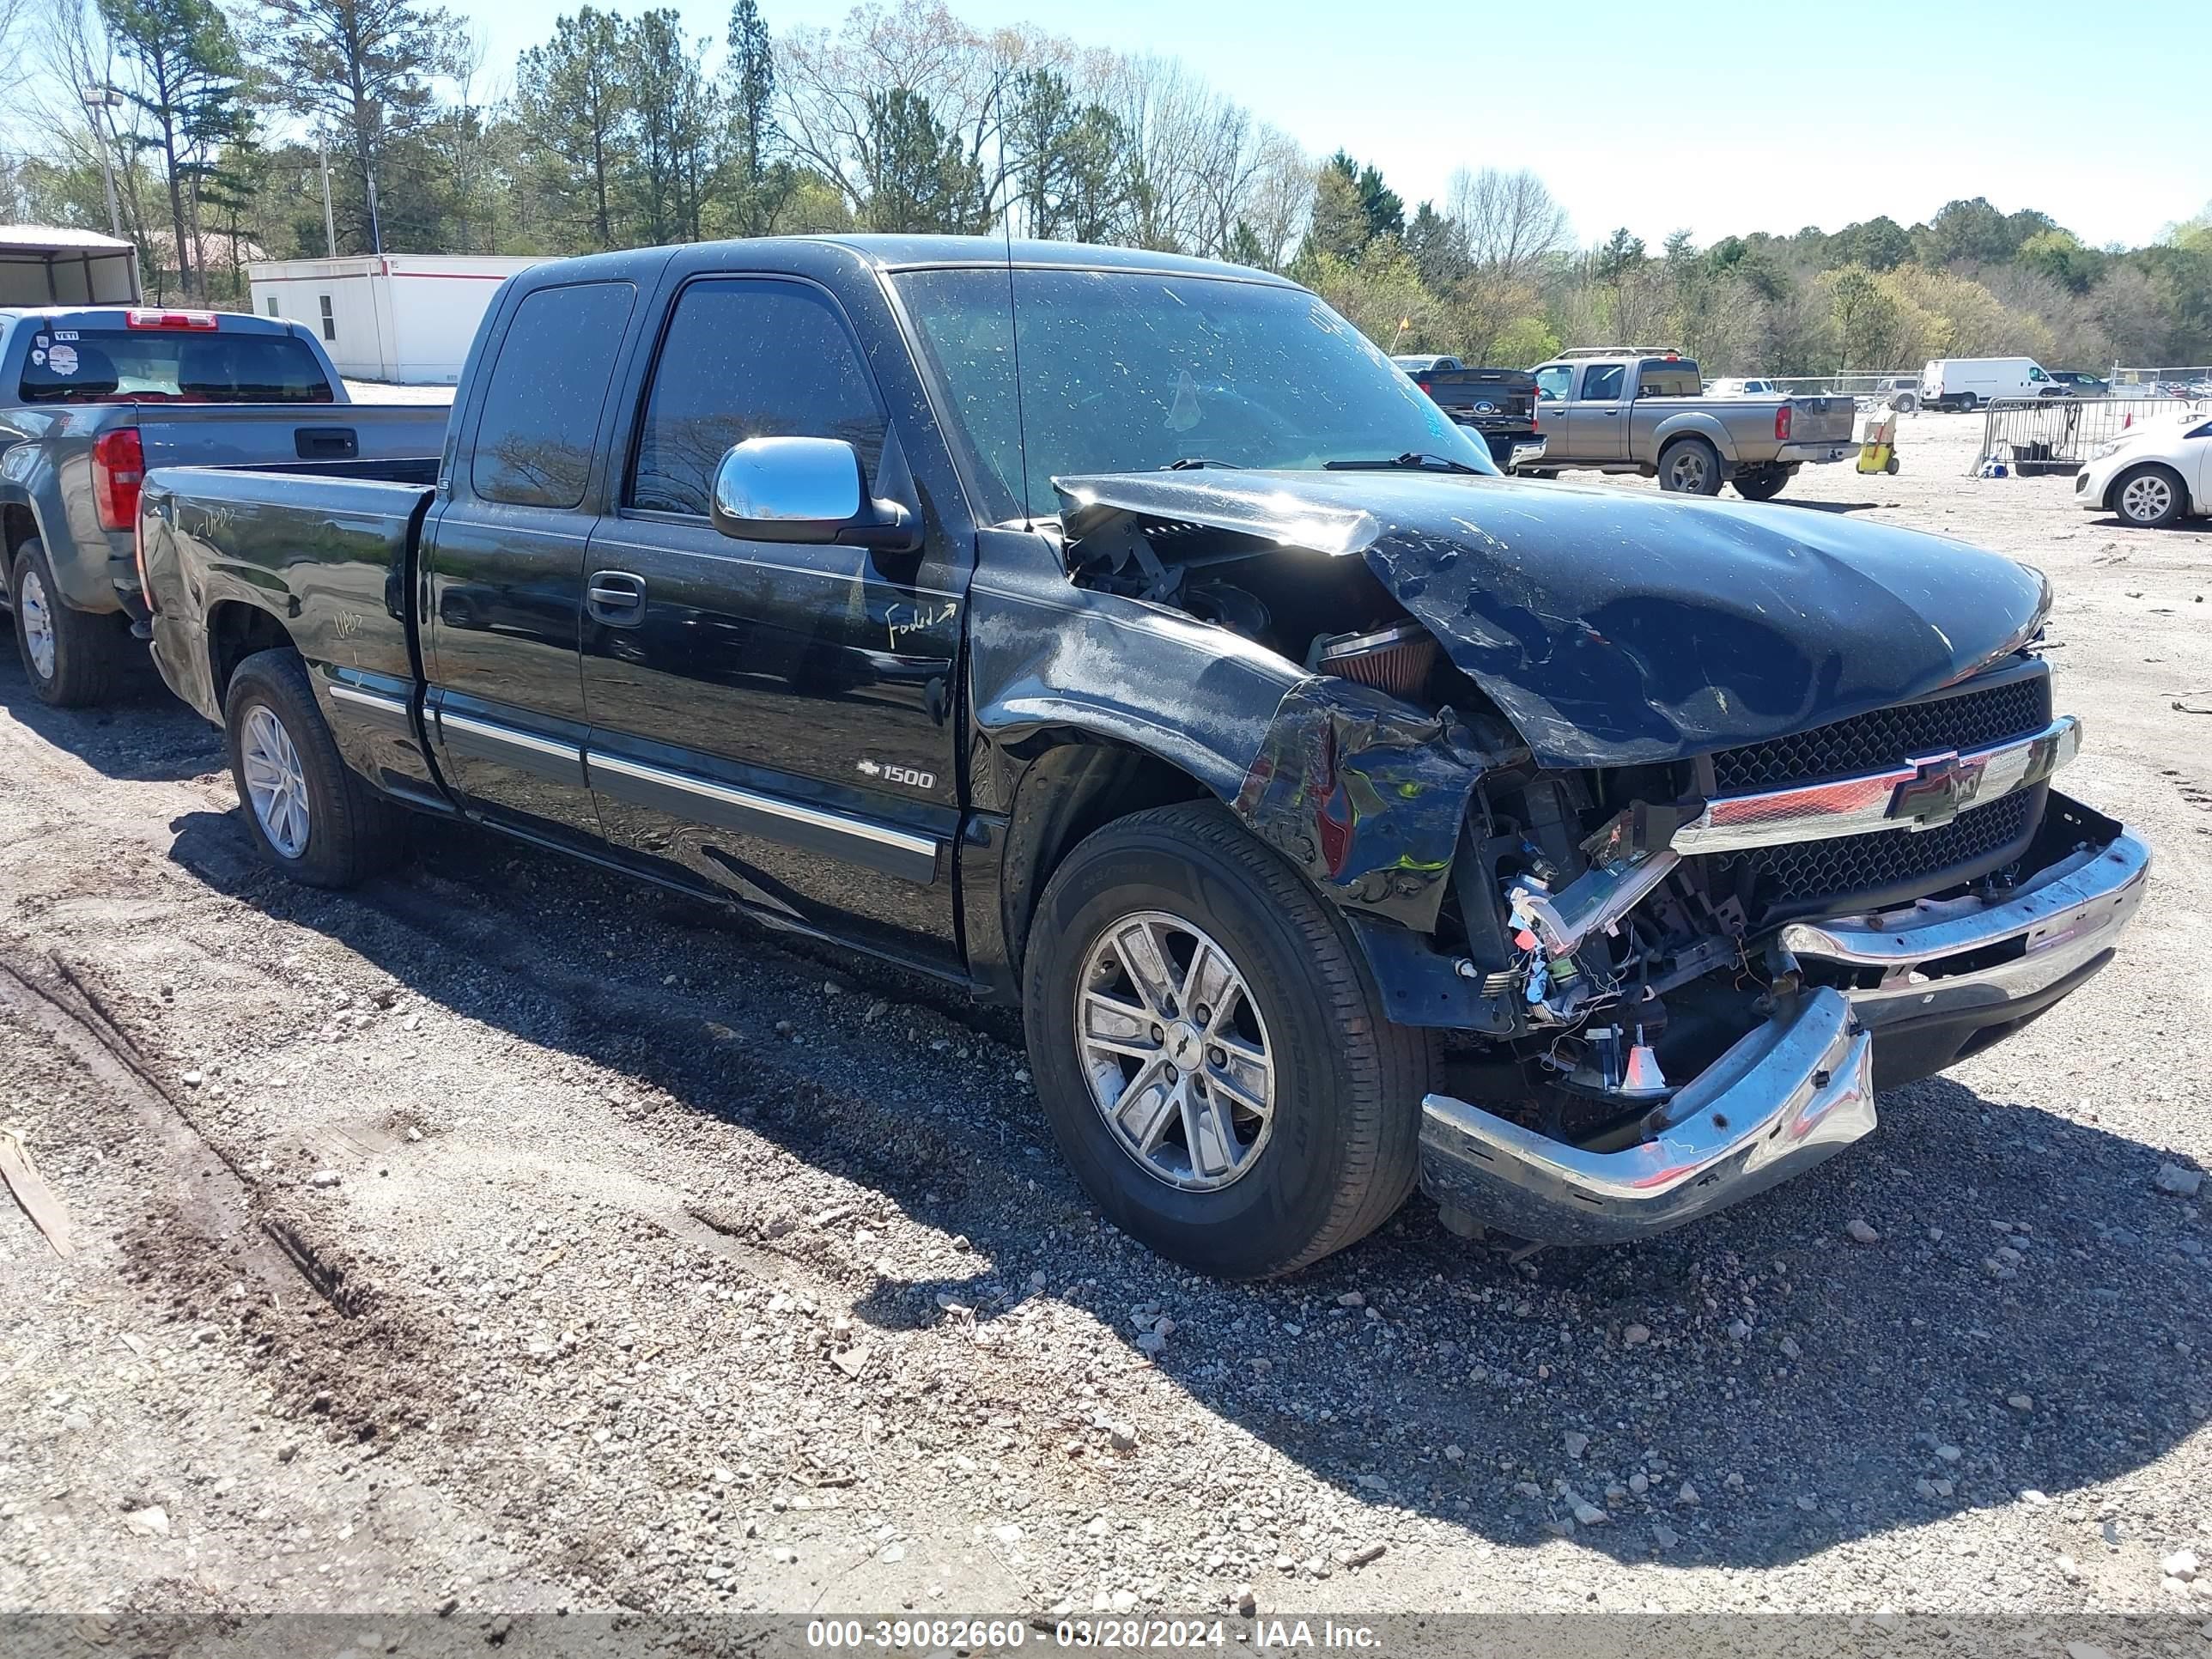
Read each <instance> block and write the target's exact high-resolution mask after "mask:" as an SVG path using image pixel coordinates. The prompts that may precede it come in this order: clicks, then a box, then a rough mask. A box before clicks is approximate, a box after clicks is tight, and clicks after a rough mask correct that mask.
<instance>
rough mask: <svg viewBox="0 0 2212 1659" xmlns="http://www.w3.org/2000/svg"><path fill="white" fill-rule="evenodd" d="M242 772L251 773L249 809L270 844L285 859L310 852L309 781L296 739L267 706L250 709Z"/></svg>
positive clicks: (243, 739)
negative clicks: (308, 837)
mask: <svg viewBox="0 0 2212 1659" xmlns="http://www.w3.org/2000/svg"><path fill="white" fill-rule="evenodd" d="M239 760H240V769H241V770H242V771H243V772H244V773H245V774H246V800H247V804H248V805H251V806H252V809H253V817H254V821H255V822H256V823H258V824H259V825H260V826H261V833H262V834H263V835H264V836H268V837H269V844H270V846H271V847H273V848H276V851H277V852H278V853H279V854H282V855H283V857H285V858H288V859H296V858H299V857H301V856H302V855H303V854H306V852H307V834H308V829H309V824H308V820H307V774H306V771H305V769H303V768H302V767H301V764H300V751H299V750H297V749H296V748H295V747H294V746H293V744H292V734H291V733H290V732H287V731H286V730H285V729H284V722H283V721H282V720H278V719H277V718H276V712H275V711H274V710H273V709H271V708H269V707H268V706H267V705H265V704H263V703H256V704H254V705H253V707H252V708H249V709H248V710H246V726H245V729H244V731H243V732H241V733H240V739H239Z"/></svg>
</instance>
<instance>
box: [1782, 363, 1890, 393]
mask: <svg viewBox="0 0 2212 1659" xmlns="http://www.w3.org/2000/svg"><path fill="white" fill-rule="evenodd" d="M1770 378H1771V379H1772V380H1773V381H1774V384H1775V385H1776V386H1779V387H1781V388H1782V392H1783V395H1784V396H1785V397H1790V398H1869V399H1871V398H1875V397H1877V396H1882V397H1886V396H1887V395H1888V394H1887V392H1884V391H1883V389H1882V383H1883V382H1884V381H1886V380H1911V381H1912V382H1913V383H1914V384H1915V385H1917V384H1918V382H1919V380H1920V371H1919V370H1918V369H1917V368H1893V369H1890V370H1888V371H1887V372H1885V373H1883V374H1777V375H1773V376H1771V377H1770Z"/></svg>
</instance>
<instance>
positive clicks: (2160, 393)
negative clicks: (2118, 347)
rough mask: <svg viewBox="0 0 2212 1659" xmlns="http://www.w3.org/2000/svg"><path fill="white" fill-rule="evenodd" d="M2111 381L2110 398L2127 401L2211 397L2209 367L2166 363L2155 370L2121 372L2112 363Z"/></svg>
mask: <svg viewBox="0 0 2212 1659" xmlns="http://www.w3.org/2000/svg"><path fill="white" fill-rule="evenodd" d="M2112 395H2113V396H2114V397H2115V398H2129V399H2130V400H2140V399H2142V398H2203V397H2208V396H2212V363H2169V364H2166V366H2165V367H2163V368H2123V367H2122V366H2121V365H2119V364H2118V363H2115V364H2113V365H2112Z"/></svg>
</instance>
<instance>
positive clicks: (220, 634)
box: [208, 599, 292, 708]
mask: <svg viewBox="0 0 2212 1659" xmlns="http://www.w3.org/2000/svg"><path fill="white" fill-rule="evenodd" d="M291 643H292V636H291V635H289V634H288V633H286V632H285V631H284V624H283V623H280V622H278V621H277V620H276V617H272V616H270V614H269V612H267V611H264V610H262V609H261V607H260V606H258V605H246V604H242V603H240V601H238V600H236V599H227V600H225V601H224V602H223V603H222V604H220V605H216V607H215V609H214V610H213V611H210V612H209V613H208V684H210V686H212V687H213V688H214V690H215V702H216V708H222V700H223V697H224V696H225V695H226V694H228V691H229V690H230V677H231V676H232V675H233V674H234V673H236V672H237V671H238V665H239V664H240V663H242V662H244V661H245V660H246V659H247V658H248V657H250V656H252V654H253V653H255V652H257V651H275V650H281V649H282V648H283V647H286V646H289V645H290V644H291Z"/></svg>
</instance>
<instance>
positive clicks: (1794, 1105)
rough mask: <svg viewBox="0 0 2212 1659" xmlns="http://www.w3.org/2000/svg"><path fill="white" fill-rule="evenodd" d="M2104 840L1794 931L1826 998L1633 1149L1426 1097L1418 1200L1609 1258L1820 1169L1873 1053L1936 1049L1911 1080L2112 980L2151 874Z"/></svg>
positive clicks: (1853, 1129)
mask: <svg viewBox="0 0 2212 1659" xmlns="http://www.w3.org/2000/svg"><path fill="white" fill-rule="evenodd" d="M2060 804H2061V803H2060V802H2059V800H2058V799H2057V797H2054V798H2053V800H2052V805H2053V806H2054V807H2057V806H2058V805H2060ZM2112 829H2114V830H2115V831H2116V833H2115V834H2114V835H2113V836H2112V839H2110V840H2109V841H2106V842H2103V843H2102V844H2101V845H2091V846H2089V847H2087V848H2083V849H2081V850H2080V851H2077V852H2075V853H2073V854H2070V855H2069V856H2068V857H2066V858H2063V859H2061V860H2058V861H2057V862H2055V863H2054V864H2052V865H2051V866H2050V867H2049V868H2047V869H2045V871H2043V872H2040V873H2039V875H2037V876H2035V877H2034V878H2031V880H2030V881H2029V882H2028V883H2027V884H2025V885H2024V886H2023V887H2022V888H2021V890H2018V891H2016V892H2015V893H2014V894H2012V895H2010V896H2008V897H2007V898H2006V899H2004V900H2003V901H2002V902H1999V903H1994V904H1982V905H1979V906H1978V908H1969V902H1965V901H1960V902H1952V903H1948V904H1945V903H1934V904H1923V905H1922V906H1920V907H1917V908H1916V909H1915V910H1913V911H1911V912H1892V913H1890V914H1888V915H1884V916H1881V917H1878V918H1877V917H1871V916H1869V917H1854V918H1850V919H1847V920H1841V921H1808V922H1792V923H1790V924H1789V925H1788V926H1786V927H1784V928H1783V930H1782V933H1781V943H1782V944H1783V945H1784V947H1785V948H1787V949H1788V950H1789V951H1790V952H1791V953H1792V954H1794V955H1795V956H1796V957H1797V959H1798V962H1799V963H1800V965H1801V966H1802V968H1803V969H1804V970H1805V973H1806V976H1807V979H1808V981H1820V980H1824V979H1825V980H1828V981H1833V982H1832V983H1826V984H1822V983H1818V982H1812V983H1808V988H1807V989H1806V990H1804V991H1803V992H1802V993H1801V994H1799V995H1798V996H1797V997H1796V998H1795V999H1794V1000H1792V1001H1791V1002H1790V1004H1789V1005H1788V1006H1785V1007H1784V1008H1782V1009H1781V1010H1779V1011H1778V1012H1777V1013H1776V1014H1775V1015H1774V1017H1773V1018H1771V1019H1770V1020H1769V1021H1768V1022H1767V1023H1766V1024H1765V1025H1762V1026H1760V1027H1759V1029H1758V1030H1754V1031H1753V1032H1751V1033H1750V1034H1749V1035H1747V1036H1745V1037H1744V1038H1743V1039H1742V1040H1741V1042H1738V1043H1736V1045H1735V1047H1734V1048H1730V1049H1729V1051H1728V1052H1727V1053H1726V1054H1723V1055H1722V1057H1721V1058H1720V1059H1719V1060H1716V1061H1715V1062H1714V1063H1713V1064H1712V1065H1711V1066H1708V1067H1707V1068H1706V1070H1705V1072H1704V1073H1702V1074H1701V1075H1699V1077H1698V1078H1697V1079H1696V1080H1695V1081H1693V1082H1692V1083H1691V1084H1689V1085H1687V1086H1686V1087H1685V1088H1684V1089H1682V1090H1681V1091H1680V1093H1678V1094H1677V1095H1675V1097H1674V1099H1673V1100H1672V1101H1670V1102H1669V1103H1668V1104H1667V1105H1666V1106H1665V1107H1664V1108H1662V1109H1661V1111H1660V1112H1659V1113H1658V1114H1656V1120H1657V1121H1656V1123H1655V1125H1654V1127H1653V1128H1652V1130H1651V1132H1650V1133H1648V1134H1647V1135H1646V1137H1645V1138H1644V1139H1643V1140H1642V1141H1640V1142H1638V1144H1637V1145H1635V1146H1627V1147H1624V1148H1622V1149H1620V1150H1619V1151H1617V1152H1592V1151H1589V1150H1586V1149H1584V1148H1582V1147H1577V1146H1569V1145H1567V1144H1566V1143H1565V1142H1563V1141H1558V1140H1553V1139H1550V1138H1548V1137H1547V1136H1544V1135H1541V1134H1538V1133H1535V1132H1534V1131H1533V1130H1529V1129H1526V1128H1523V1127H1521V1126H1520V1125H1519V1124H1517V1123H1513V1122H1510V1121H1507V1120H1506V1119H1504V1118H1502V1117H1499V1116H1497V1115H1495V1114H1493V1113H1490V1112H1486V1111H1484V1110H1483V1109H1481V1108H1480V1107H1479V1106H1473V1105H1469V1104H1468V1103H1467V1102H1465V1101H1462V1100H1456V1099H1454V1098H1452V1097H1450V1096H1448V1095H1433V1094H1432V1095H1431V1096H1429V1097H1427V1098H1426V1099H1425V1100H1424V1101H1423V1102H1422V1103H1421V1106H1422V1121H1421V1186H1422V1188H1423V1189H1424V1190H1425V1191H1426V1192H1427V1193H1428V1194H1429V1195H1430V1196H1431V1197H1432V1198H1434V1199H1435V1200H1437V1202H1438V1203H1440V1204H1444V1205H1448V1206H1452V1207H1453V1208H1455V1209H1457V1210H1460V1211H1462V1212H1466V1213H1467V1214H1468V1216H1470V1217H1472V1218H1473V1219H1474V1220H1476V1221H1479V1222H1481V1223H1483V1224H1484V1225H1488V1226H1492V1227H1496V1228H1498V1229H1499V1230H1501V1231H1505V1232H1509V1233H1512V1234H1515V1235H1516V1236H1518V1237H1522V1238H1528V1239H1536V1240H1541V1241H1543V1242H1546V1243H1579V1244H1604V1243H1621V1242H1624V1241H1626V1240H1631V1239H1636V1238H1641V1237H1647V1236H1649V1235H1650V1234H1653V1233H1658V1232H1664V1231H1667V1230H1668V1229H1669V1228H1672V1227H1679V1226H1680V1225H1682V1224H1684V1223H1685V1222H1688V1221H1693V1220H1695V1219H1697V1218H1699V1217H1700V1216H1703V1215H1708V1214H1710V1213H1711V1212H1713V1211H1715V1210H1718V1209H1721V1208H1723V1207H1724V1206H1728V1205H1730V1204H1734V1203H1736V1202H1738V1201H1740V1200H1743V1199H1746V1198H1748V1197H1750V1196H1752V1195H1753V1194H1755V1193H1760V1192H1764V1191H1765V1189H1766V1188H1770V1187H1772V1186H1774V1185H1776V1184H1777V1183H1778V1182H1783V1181H1785V1180H1787V1179H1788V1178H1789V1177H1790V1176H1794V1175H1796V1174H1799V1173H1801V1172H1802V1171H1803V1170H1808V1169H1811V1168H1812V1167H1813V1166H1814V1164H1820V1163H1822V1162H1824V1161H1825V1160H1826V1159H1827V1158H1832V1157H1833V1156H1834V1155H1835V1154H1836V1153H1837V1152H1840V1151H1841V1150H1843V1148H1844V1147H1845V1146H1849V1145H1850V1143H1851V1142H1853V1141H1855V1140H1857V1139H1859V1138H1860V1137H1861V1136H1863V1135H1865V1134H1867V1133H1869V1132H1870V1131H1871V1130H1872V1129H1873V1128H1874V1127H1875V1104H1874V1097H1875V1060H1876V1054H1877V1045H1878V1043H1879V1044H1881V1045H1884V1047H1885V1048H1887V1047H1889V1046H1894V1047H1896V1048H1898V1049H1899V1050H1900V1051H1905V1050H1907V1049H1908V1048H1909V1045H1911V1044H1912V1043H1913V1042H1915V1041H1916V1040H1918V1039H1920V1038H1922V1037H1923V1036H1925V1035H1926V1034H1929V1033H1931V1032H1932V1033H1933V1034H1934V1035H1935V1036H1936V1037H1937V1038H1938V1039H1939V1040H1940V1043H1941V1046H1940V1047H1939V1048H1936V1049H1935V1050H1933V1051H1931V1052H1933V1053H1935V1054H1936V1055H1937V1056H1938V1058H1937V1060H1936V1064H1935V1065H1934V1066H1920V1067H1918V1068H1917V1069H1916V1068H1912V1067H1911V1066H1908V1067H1907V1068H1906V1070H1905V1074H1906V1075H1917V1074H1919V1072H1921V1071H1924V1070H1929V1069H1940V1067H1941V1066H1943V1065H1948V1064H1950V1063H1951V1061H1952V1060H1954V1059H1955V1058H1958V1057H1960V1054H1962V1053H1965V1052H1971V1050H1972V1048H1973V1047H1975V1046H1977V1045H1976V1043H1975V1042H1974V1038H1975V1037H1976V1036H1981V1037H1983V1038H1984V1040H1994V1039H1995V1038H1996V1036H2002V1035H2004V1034H2005V1033H2007V1032H2008V1031H2010V1030H2014V1029H2015V1028H2016V1027H2017V1026H2018V1025H2019V1024H2022V1023H2024V1022H2025V1021H2026V1020H2027V1019H2028V1018H2033V1016H2034V1015H2035V1014H2037V1013H2039V1012H2042V1010H2043V1009H2045V1008H2046V1007H2048V1006H2051V1004H2052V1003H2053V1002H2055V1001H2057V1000H2059V999H2060V998H2061V997H2063V996H2064V995H2066V994H2068V993H2069V992H2070V991H2071V990H2072V989H2073V987H2074V986H2075V985H2076V984H2078V983H2079V982H2080V981H2081V980H2084V979H2086V978H2087V977H2088V976H2089V975H2091V974H2093V973H2094V972H2095V971H2096V970H2097V969H2099V968H2100V967H2101V966H2102V965H2103V962H2104V959H2105V958H2106V957H2108V956H2109V955H2110V954H2111V952H2112V948H2113V946H2114V945H2115V944H2116V943H2117V942H2118V939H2119V936H2120V933H2121V932H2122V931H2123V930H2124V928H2125V927H2126V926H2127V923H2128V921H2129V920H2130V918H2131V917H2132V916H2133V915H2135V913H2136V909H2137V908H2140V906H2141V905H2142V897H2143V893H2144V890H2145V888H2146V886H2147V885H2148V878H2149V871H2150V850H2149V848H2147V847H2145V846H2144V845H2143V843H2142V842H2141V841H2140V840H2138V839H2137V838H2136V836H2133V835H2131V834H2130V833H2129V832H2128V831H2127V830H2126V829H2124V828H2120V827H2118V826H2112ZM1885 1086H1887V1085H1885Z"/></svg>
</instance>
